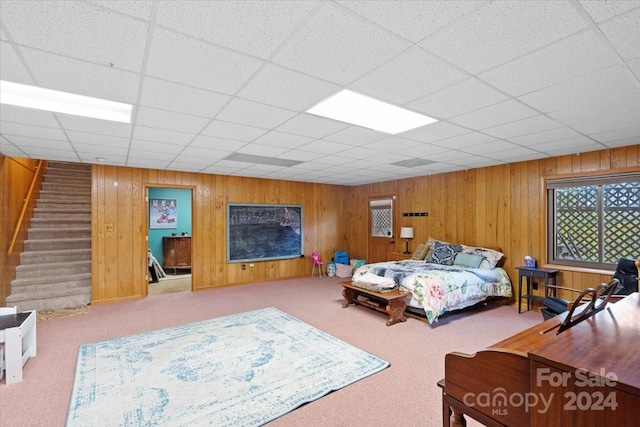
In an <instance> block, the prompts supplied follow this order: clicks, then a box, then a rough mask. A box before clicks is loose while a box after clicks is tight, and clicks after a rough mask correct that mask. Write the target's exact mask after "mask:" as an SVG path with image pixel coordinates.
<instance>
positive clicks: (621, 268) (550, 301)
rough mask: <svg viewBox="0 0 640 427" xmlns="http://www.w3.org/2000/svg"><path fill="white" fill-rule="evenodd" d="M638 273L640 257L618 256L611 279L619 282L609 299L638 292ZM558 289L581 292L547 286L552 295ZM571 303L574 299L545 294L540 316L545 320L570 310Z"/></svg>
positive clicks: (639, 283) (639, 272)
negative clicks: (627, 257)
mask: <svg viewBox="0 0 640 427" xmlns="http://www.w3.org/2000/svg"><path fill="white" fill-rule="evenodd" d="M639 275H640V259H638V260H635V261H634V260H632V259H626V258H620V259H619V260H618V264H617V266H616V271H615V273H614V274H613V279H617V280H618V282H619V284H618V286H617V288H616V289H615V291H613V295H612V296H611V301H612V302H615V301H616V300H619V299H620V298H622V297H624V296H627V295H629V294H631V293H633V292H638V286H639V285H640V279H639V278H638V276H639ZM558 289H560V290H564V291H571V292H577V293H580V294H581V293H582V292H583V291H582V290H581V289H572V288H566V287H563V286H554V285H549V286H548V291H552V292H553V294H554V295H555V293H556V292H555V291H556V290H558ZM573 303H574V301H569V300H566V299H563V298H559V297H556V296H552V295H545V297H544V300H543V301H542V305H543V307H542V310H541V311H542V317H543V319H544V320H547V319H549V318H551V317H554V316H557V315H558V314H560V313H564V312H565V311H568V310H571V308H572V305H573Z"/></svg>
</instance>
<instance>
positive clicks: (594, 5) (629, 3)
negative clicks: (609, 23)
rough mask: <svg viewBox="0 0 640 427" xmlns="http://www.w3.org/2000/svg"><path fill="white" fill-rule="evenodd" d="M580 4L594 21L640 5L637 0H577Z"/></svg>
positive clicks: (608, 17) (604, 19)
mask: <svg viewBox="0 0 640 427" xmlns="http://www.w3.org/2000/svg"><path fill="white" fill-rule="evenodd" d="M579 2H580V5H581V6H582V7H583V8H584V9H585V10H586V11H587V13H588V14H589V16H591V19H593V21H594V22H596V23H600V22H603V21H606V20H607V19H611V18H613V17H614V16H617V15H620V14H621V13H625V12H627V11H629V10H631V9H633V8H635V7H639V6H640V1H637V0H620V1H611V0H609V1H593V0H579Z"/></svg>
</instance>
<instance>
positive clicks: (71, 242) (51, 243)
mask: <svg viewBox="0 0 640 427" xmlns="http://www.w3.org/2000/svg"><path fill="white" fill-rule="evenodd" d="M56 249H60V250H62V249H91V237H76V238H60V239H28V240H25V241H24V250H25V251H51V250H56Z"/></svg>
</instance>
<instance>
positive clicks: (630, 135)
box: [591, 124, 640, 145]
mask: <svg viewBox="0 0 640 427" xmlns="http://www.w3.org/2000/svg"><path fill="white" fill-rule="evenodd" d="M591 137H592V138H593V139H595V140H596V141H598V142H604V143H608V142H613V141H620V140H628V139H635V141H636V142H638V143H640V124H638V125H636V126H631V127H628V128H623V129H613V130H610V131H607V132H602V133H594V134H591ZM607 145H608V144H607Z"/></svg>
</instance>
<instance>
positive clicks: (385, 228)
mask: <svg viewBox="0 0 640 427" xmlns="http://www.w3.org/2000/svg"><path fill="white" fill-rule="evenodd" d="M395 199H396V197H395V196H394V195H391V194H383V195H376V196H369V221H368V224H369V228H368V230H367V233H368V234H367V235H368V236H369V238H368V241H369V244H368V254H367V260H368V262H370V263H373V262H382V261H386V260H387V253H391V252H394V251H395V243H396V241H395V235H394V233H393V230H394V228H393V227H394V223H395V221H396V215H395Z"/></svg>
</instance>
